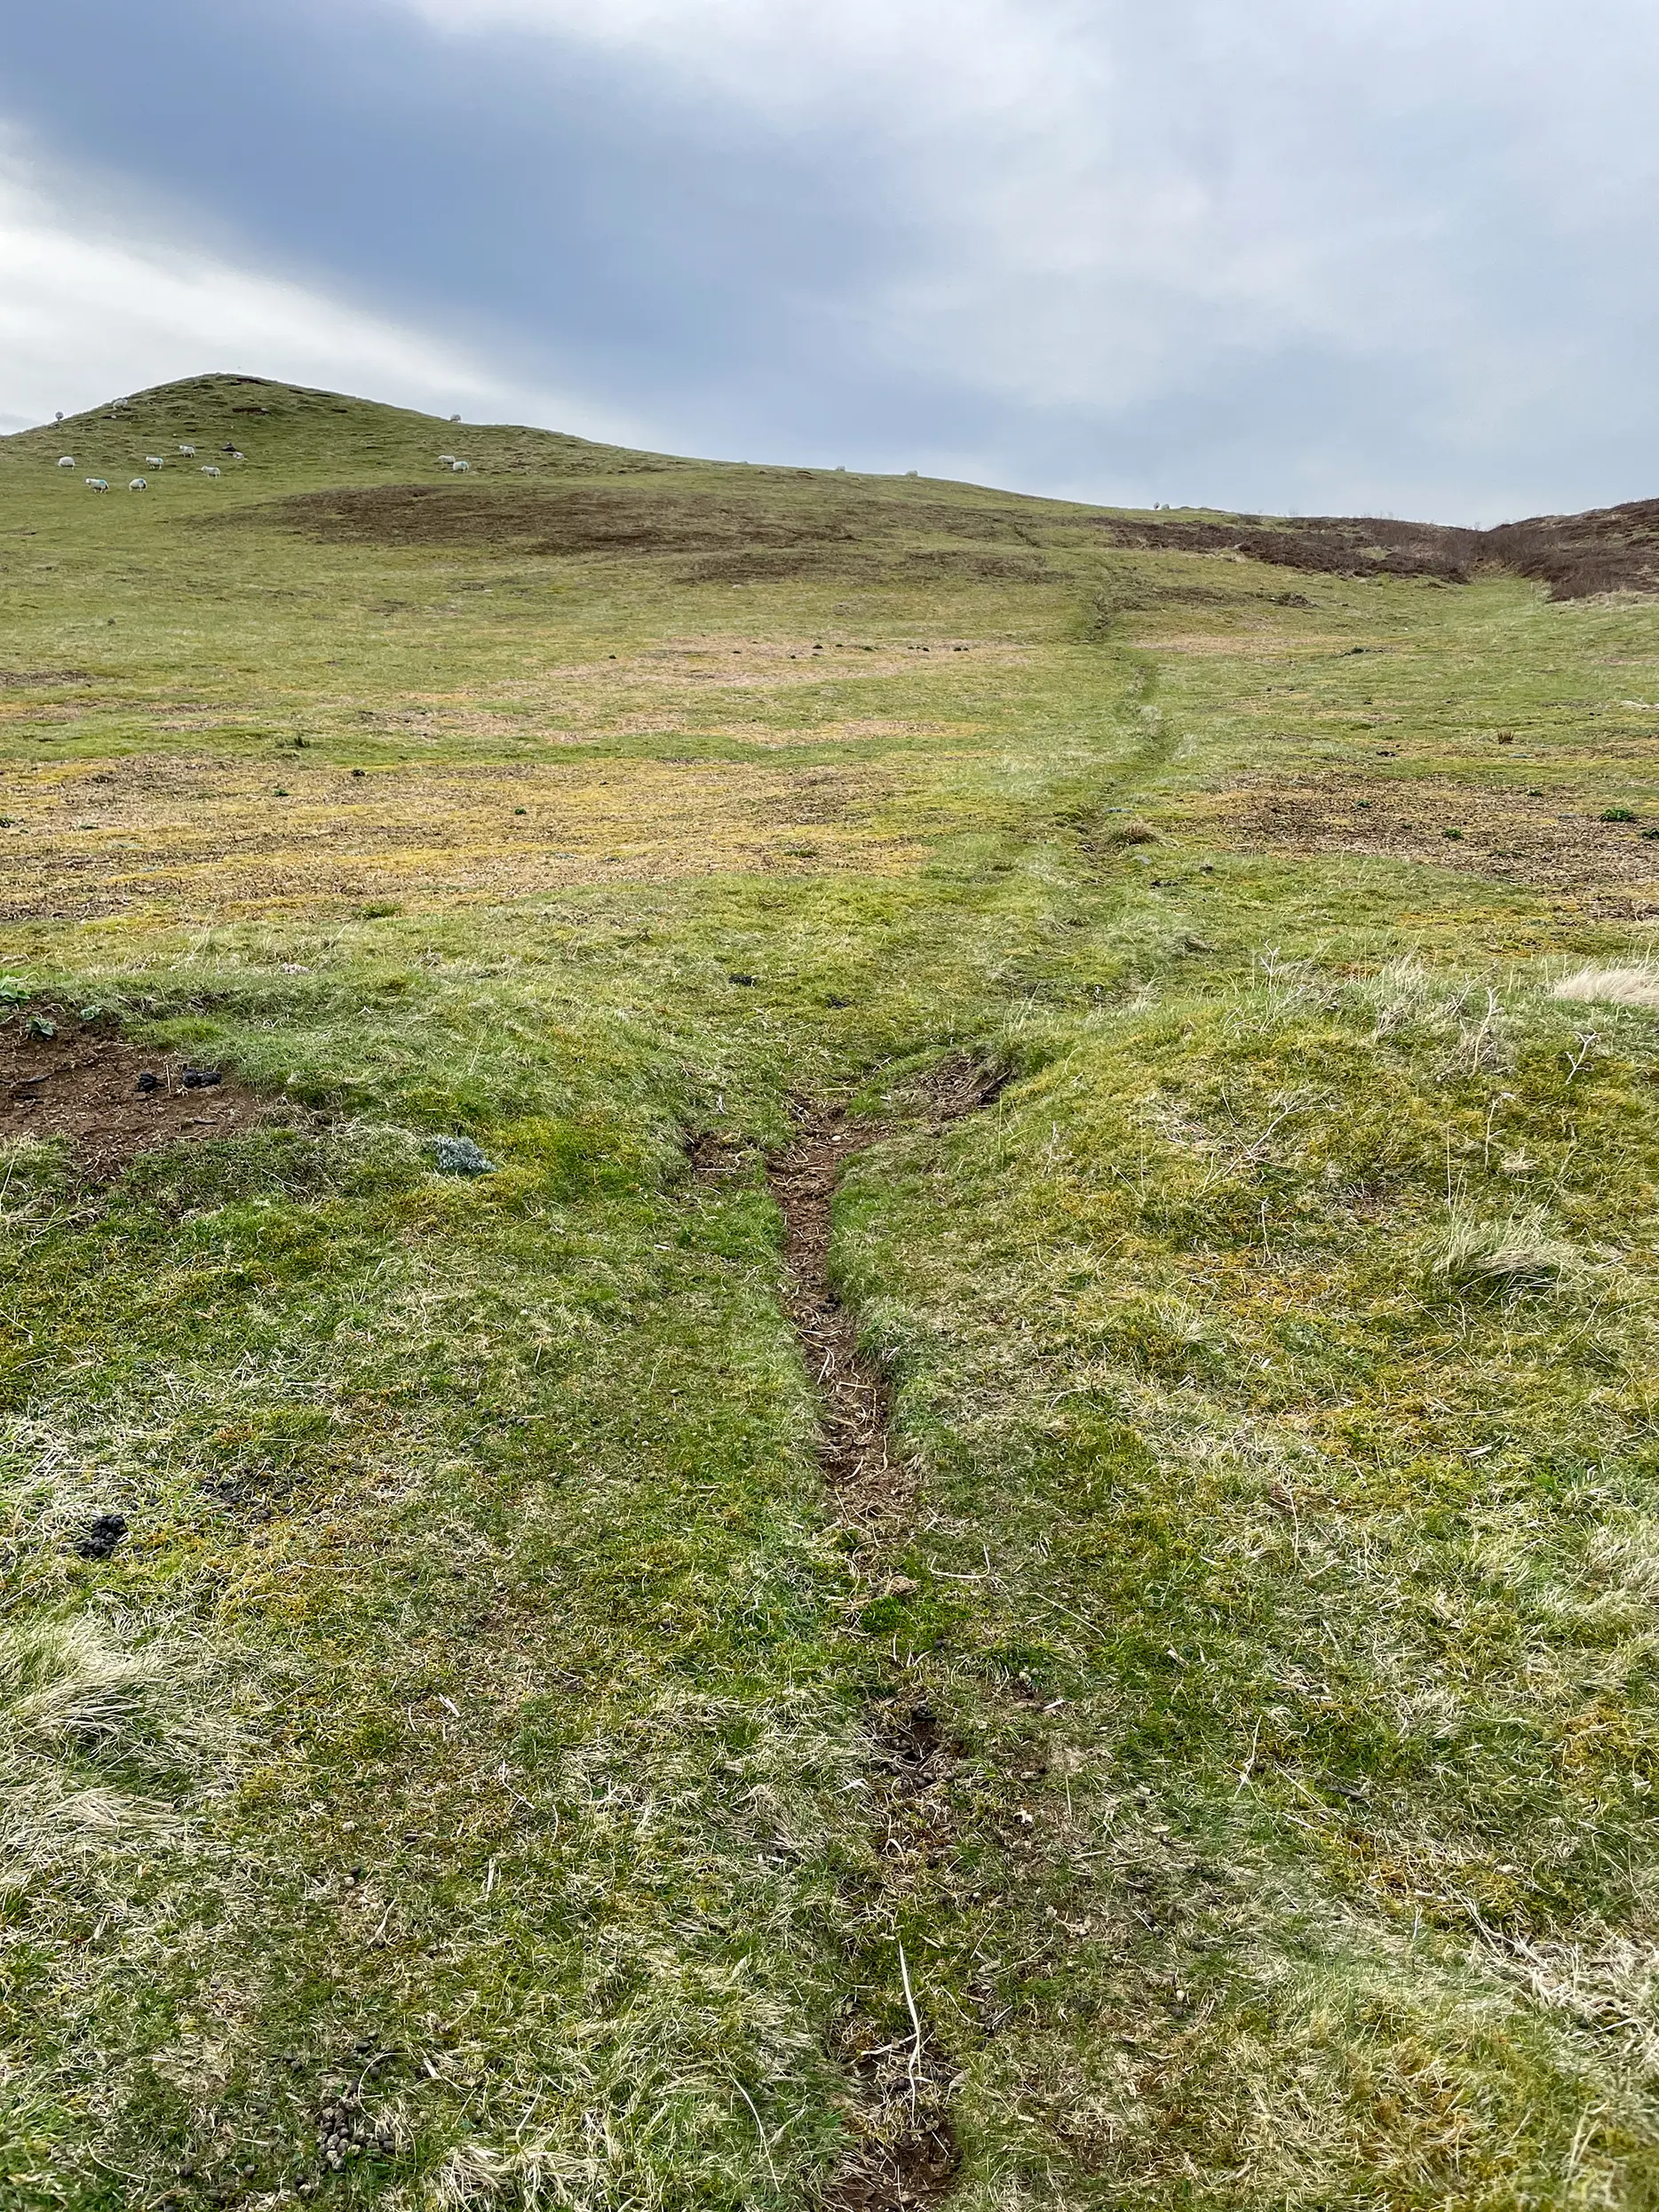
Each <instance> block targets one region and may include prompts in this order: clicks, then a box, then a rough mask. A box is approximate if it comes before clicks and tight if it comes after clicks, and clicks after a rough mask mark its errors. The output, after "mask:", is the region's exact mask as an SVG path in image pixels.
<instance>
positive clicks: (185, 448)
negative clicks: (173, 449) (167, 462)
mask: <svg viewBox="0 0 1659 2212" xmlns="http://www.w3.org/2000/svg"><path fill="white" fill-rule="evenodd" d="M179 451H180V452H181V453H183V454H186V455H187V456H188V457H189V458H190V459H191V460H193V461H194V459H195V458H196V450H195V448H194V446H193V445H181V446H180V447H179Z"/></svg>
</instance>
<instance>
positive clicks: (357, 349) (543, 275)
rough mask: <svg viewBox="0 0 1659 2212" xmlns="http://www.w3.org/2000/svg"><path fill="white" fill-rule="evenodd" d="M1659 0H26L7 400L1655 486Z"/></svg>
mask: <svg viewBox="0 0 1659 2212" xmlns="http://www.w3.org/2000/svg"><path fill="white" fill-rule="evenodd" d="M1655 218H1659V8H1656V7H1655V4H1654V0H281V4H278V5H276V6H272V5H271V4H270V0H258V4H255V0H143V4H142V5H141V6H135V5H134V4H133V0H52V5H51V6H50V7H45V6H42V5H40V4H38V0H0V429H10V428H15V427H19V426H21V425H23V424H25V423H29V422H35V421H38V420H42V419H50V418H51V416H52V414H53V413H55V412H56V411H57V410H59V409H60V408H61V409H63V410H65V411H66V412H71V411H73V410H76V409H78V408H81V407H83V406H86V405H88V404H90V403H91V402H94V401H97V400H99V399H102V398H106V397H108V396H110V395H111V394H115V393H116V392H123V391H131V390H136V389H139V388H140V387H141V386H145V385H148V384H154V383H157V382H160V381H162V380H163V379H164V378H170V377H175V376H183V375H189V374H194V373H196V372H198V371H201V370H207V369H214V368H220V367H237V368H242V369H245V370H252V371H257V372H259V373H263V374H266V375H271V376H277V377H284V378H296V379H298V380H300V381H304V382H306V383H314V384H326V385H331V386H337V387H339V388H342V389H346V390H352V391H356V392H361V393H364V394H369V395H371V396H374V397H378V398H385V399H395V400H400V401H402V402H406V403H409V404H412V405H416V406H423V407H430V408H431V409H433V410H434V411H436V412H438V413H441V414H444V415H448V414H449V413H451V412H452V411H456V410H459V411H460V412H462V413H463V414H464V415H465V416H466V417H467V418H469V419H483V418H491V419H517V420H528V421H535V422H539V423H544V424H547V425H549V426H554V427H557V428H563V429H570V430H575V431H578V432H582V433H583V434H588V435H592V436H599V437H615V438H621V439H624V440H626V441H628V442H634V443H639V444H644V445H649V446H653V447H656V448H659V449H663V450H672V451H678V452H693V453H706V454H716V455H719V456H722V457H728V458H742V459H756V460H758V459H776V460H790V461H798V462H807V463H814V464H831V465H832V464H835V463H843V464H845V465H849V466H851V467H854V468H869V469H904V468H918V469H920V470H921V471H922V472H923V473H925V474H941V475H951V476H965V477H971V478H973V479H976V480H978V481H990V482H996V483H1003V484H1009V485H1013V486H1017V487H1020V488H1022V489H1030V490H1043V491H1053V492H1060V493H1064V494H1071V495H1076V496H1079V497H1092V498H1102V499H1111V500H1120V501H1125V502H1131V503H1136V504H1140V503H1150V502H1151V501H1153V500H1155V499H1168V500H1172V501H1175V502H1178V503H1181V502H1188V501H1191V502H1204V503H1207V504H1208V503H1215V504H1220V505H1232V506H1240V507H1245V508H1256V509H1263V510H1271V511H1277V512H1298V513H1314V512H1326V513H1332V512H1336V513H1349V512H1353V511H1358V510H1363V511H1367V512H1370V513H1393V514H1402V515H1404V514H1409V515H1415V516H1423V517H1428V518H1433V519H1436V520H1441V521H1477V522H1485V521H1497V520H1501V519H1504V518H1505V517H1509V516H1514V515H1518V514H1523V513H1536V512H1539V511H1544V510H1560V509H1568V508H1577V507H1582V506H1586V505H1598V504H1605V503H1607V502H1610V501H1614V500H1619V499H1630V498H1638V497H1647V496H1653V495H1655V494H1659V375H1656V374H1655V363H1656V362H1659V345H1656V341H1659V257H1655V251H1654V244H1653V241H1654V238H1655Z"/></svg>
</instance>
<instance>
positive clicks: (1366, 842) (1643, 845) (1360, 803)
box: [1210, 776, 1659, 914]
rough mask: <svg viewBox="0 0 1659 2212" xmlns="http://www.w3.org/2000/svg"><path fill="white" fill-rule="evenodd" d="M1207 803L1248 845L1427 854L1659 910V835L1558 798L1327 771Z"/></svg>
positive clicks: (1440, 861)
mask: <svg viewBox="0 0 1659 2212" xmlns="http://www.w3.org/2000/svg"><path fill="white" fill-rule="evenodd" d="M1210 807H1211V812H1212V816H1213V818H1214V819H1216V820H1217V822H1218V825H1219V826H1221V827H1223V828H1224V829H1225V831H1226V836H1227V839H1228V841H1229V842H1230V843H1232V844H1234V845H1235V846H1238V847H1242V849H1244V850H1245V851H1257V852H1281V853H1322V854H1336V853H1354V854H1363V855H1369V856H1385V857H1387V858H1390V859H1395V860H1412V861H1422V862H1430V863H1433V864H1434V865H1435V866H1437V867H1441V868H1456V869H1459V870H1462V871H1465V872H1468V873H1476V874H1480V875H1487V876H1496V877H1498V878H1500V879H1507V880H1510V881H1513V882H1516V883H1524V884H1528V885H1539V886H1543V887H1547V888H1550V889H1552V890H1560V891H1568V892H1571V893H1573V894H1575V895H1587V896H1589V897H1592V898H1594V899H1599V898H1603V897H1608V898H1613V900H1614V903H1613V904H1612V905H1610V906H1609V907H1608V908H1607V911H1610V912H1617V913H1620V914H1630V913H1632V912H1647V911H1659V843H1650V842H1648V841H1647V840H1646V839H1644V838H1643V837H1642V834H1641V831H1642V829H1643V827H1644V826H1648V825H1647V824H1643V823H1640V822H1637V823H1628V822H1602V821H1599V820H1598V819H1597V818H1596V816H1595V814H1594V813H1592V812H1591V811H1590V810H1589V809H1588V808H1572V807H1568V806H1564V805H1563V804H1562V803H1561V802H1560V800H1553V799H1532V798H1529V797H1528V795H1527V794H1526V793H1525V792H1517V791H1513V790H1510V791H1504V790H1501V789H1492V788H1482V787H1481V786H1480V785H1476V784H1453V783H1448V782H1442V781H1431V780H1429V779H1427V778H1425V779H1422V780H1417V779H1413V780H1411V781H1409V782H1408V781H1405V780H1399V781H1396V780H1393V779H1385V778H1383V777H1375V776H1371V777H1368V776H1301V777H1297V778H1294V779H1287V780H1285V781H1283V782H1272V783H1269V782H1263V783H1259V784H1252V785H1250V786H1247V787H1246V788H1244V789H1242V790H1235V791H1234V792H1228V793H1226V794H1225V795H1223V796H1220V797H1218V798H1216V799H1214V800H1211V802H1210ZM1454 830H1455V831H1457V832H1458V834H1457V836H1456V837H1455V838H1454V837H1449V836H1448V834H1447V832H1448V831H1454ZM1631 893H1635V894H1636V895H1637V897H1636V900H1635V903H1632V901H1631V896H1630V894H1631Z"/></svg>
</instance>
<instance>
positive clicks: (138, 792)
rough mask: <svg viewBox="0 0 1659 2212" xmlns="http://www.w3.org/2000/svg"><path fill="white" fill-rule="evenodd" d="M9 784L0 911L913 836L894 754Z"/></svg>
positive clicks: (631, 877) (521, 875)
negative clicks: (793, 764)
mask: <svg viewBox="0 0 1659 2212" xmlns="http://www.w3.org/2000/svg"><path fill="white" fill-rule="evenodd" d="M284 783H285V784H286V791H285V792H284V790H283V788H282V787H283V784H284ZM10 792H11V795H10V798H9V800H8V804H9V805H10V806H11V807H12V808H13V810H14V811H13V816H12V827H11V829H9V830H8V831H3V832H0V913H3V914H4V915H5V916H7V917H11V918H21V917H24V916H31V917H34V916H42V915H59V916H70V917H80V918H91V917H94V916H107V915H117V914H123V913H139V912H154V913H165V912H167V911H187V912H189V913H191V914H193V915H210V916H226V917H228V916H233V915H237V914H247V913H251V912H258V911H262V910H266V909H272V908H276V907H284V906H290V905H292V904H294V903H305V902H310V901H321V902H324V903H327V902H332V901H354V900H361V899H375V898H396V899H397V900H399V901H400V902H401V903H406V904H417V905H423V906H427V905H430V906H442V905H448V904H454V903H467V902H469V901H471V900H472V899H475V898H480V897H488V898H496V899H499V898H504V897H506V898H512V897H519V896H523V895H535V894H536V893H538V892H544V891H547V890H550V889H554V888H557V887H560V886H561V885H566V884H574V883H583V882H595V881H607V882H610V881H631V882H643V881H660V880H663V879H669V878H672V877H677V876H691V875H714V874H720V873H722V872H725V871H728V870H744V869H755V868H761V869H770V868H775V867H784V868H792V869H800V868H812V869H814V870H822V869H826V868H831V869H853V870H860V871H879V872H883V873H886V872H891V871H894V870H903V869H906V868H909V867H911V866H913V865H915V864H916V863H917V860H918V859H919V858H920V856H921V854H922V851H923V849H924V848H923V847H922V845H921V844H920V843H919V842H918V840H917V839H916V838H914V837H913V836H909V835H906V834H904V833H903V832H902V831H899V830H897V829H896V828H895V827H894V826H893V824H890V823H889V822H888V821H887V820H886V819H885V811H884V810H885V806H886V804H887V802H889V801H891V800H893V799H894V798H895V797H897V796H899V792H898V789H897V786H896V784H895V779H894V778H893V776H892V774H891V773H890V772H888V771H885V770H883V769H881V768H874V767H868V766H864V765H849V766H848V767H845V768H835V769H825V768H805V769H803V768H795V769H784V768H777V769H764V768H756V767H754V766H750V765H747V764H744V765H739V764H735V763H731V762H726V761H665V760H636V761H621V760H591V761H590V760H560V761H557V762H536V763H533V764H528V765H527V766H525V767H523V768H504V767H499V766H489V767H470V766H459V767H447V768H425V767H397V768H376V769H372V770H369V771H366V772H360V773H357V774H353V773H351V772H349V771H346V770H342V769H340V768H313V767H310V766H309V765H301V764H300V763H299V762H298V761H294V762H292V763H291V764H290V763H289V762H287V761H283V762H279V763H274V764H273V766H271V767H270V768H266V767H264V766H258V767H256V766H253V765H251V764H249V763H246V762H232V761H224V760H202V759H196V760H179V759H172V760H159V759H155V758H152V759H148V760H120V759H116V760H104V761H92V762H90V763H83V762H79V761H77V762H75V764H73V766H71V765H68V764H58V763H53V764H52V765H50V766H40V765H36V766H31V767H28V768H24V769H22V770H21V771H20V772H17V773H15V774H14V776H13V777H12V784H11V786H10Z"/></svg>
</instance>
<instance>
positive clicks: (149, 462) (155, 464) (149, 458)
mask: <svg viewBox="0 0 1659 2212" xmlns="http://www.w3.org/2000/svg"><path fill="white" fill-rule="evenodd" d="M144 459H145V465H146V466H147V467H149V468H165V467H166V465H167V464H166V462H165V461H164V460H163V458H162V457H161V455H160V454H159V453H147V454H146V455H145V457H144Z"/></svg>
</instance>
